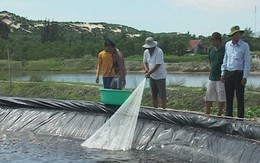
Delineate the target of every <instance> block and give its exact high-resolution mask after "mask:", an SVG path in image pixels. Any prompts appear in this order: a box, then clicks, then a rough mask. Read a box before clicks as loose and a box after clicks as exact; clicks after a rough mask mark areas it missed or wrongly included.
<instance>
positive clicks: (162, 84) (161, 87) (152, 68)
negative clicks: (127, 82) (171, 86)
mask: <svg viewBox="0 0 260 163" xmlns="http://www.w3.org/2000/svg"><path fill="white" fill-rule="evenodd" d="M143 48H145V51H144V55H143V63H144V69H145V73H146V74H145V77H146V78H149V79H150V88H151V92H152V101H153V107H154V108H158V106H159V98H160V100H161V106H162V108H163V109H165V108H166V102H167V98H166V74H167V72H166V68H165V64H164V57H163V55H164V54H163V51H162V49H160V48H159V47H158V46H157V41H154V39H153V38H152V37H148V38H146V40H145V44H144V45H143Z"/></svg>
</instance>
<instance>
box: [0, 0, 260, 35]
mask: <svg viewBox="0 0 260 163" xmlns="http://www.w3.org/2000/svg"><path fill="white" fill-rule="evenodd" d="M4 10H5V11H8V12H12V13H14V14H16V15H19V16H22V17H25V18H27V19H30V20H46V19H48V20H51V21H62V22H76V21H78V22H86V23H96V22H106V23H112V24H120V25H126V26H129V27H133V28H135V29H137V30H146V31H150V32H154V33H161V32H167V33H168V32H180V33H187V32H189V33H190V34H194V35H196V36H199V35H203V36H210V35H211V34H212V33H213V32H220V33H221V34H228V33H229V32H230V28H231V27H232V26H234V25H239V26H240V28H241V29H245V28H251V30H252V31H253V32H255V31H257V32H258V31H260V0H1V1H0V11H4Z"/></svg>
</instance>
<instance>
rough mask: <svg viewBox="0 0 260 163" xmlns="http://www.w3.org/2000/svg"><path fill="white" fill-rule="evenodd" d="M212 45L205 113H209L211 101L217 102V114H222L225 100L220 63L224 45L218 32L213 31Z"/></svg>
mask: <svg viewBox="0 0 260 163" xmlns="http://www.w3.org/2000/svg"><path fill="white" fill-rule="evenodd" d="M211 41H212V46H211V47H210V48H209V63H210V67H211V71H210V75H209V81H208V86H207V91H206V96H205V101H206V114H210V110H211V107H212V102H213V101H217V102H218V113H217V115H218V116H221V115H222V112H223V108H224V105H225V102H226V93H225V87H224V83H223V82H221V80H220V78H221V65H222V63H223V58H224V55H225V46H223V44H222V38H221V35H220V33H218V32H214V33H213V34H212V36H211Z"/></svg>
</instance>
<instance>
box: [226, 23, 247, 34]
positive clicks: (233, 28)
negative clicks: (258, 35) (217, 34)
mask: <svg viewBox="0 0 260 163" xmlns="http://www.w3.org/2000/svg"><path fill="white" fill-rule="evenodd" d="M237 32H240V33H241V34H243V33H244V32H245V30H241V29H240V28H239V26H237V25H236V26H233V27H231V29H230V33H229V34H228V36H233V35H234V34H235V33H237Z"/></svg>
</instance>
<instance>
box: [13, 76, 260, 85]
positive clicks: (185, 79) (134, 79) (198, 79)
mask: <svg viewBox="0 0 260 163" xmlns="http://www.w3.org/2000/svg"><path fill="white" fill-rule="evenodd" d="M39 74H40V75H42V76H43V79H44V81H58V82H82V83H95V78H96V75H95V74H94V73H63V72H58V73H57V72H40V73H39V72H20V73H14V74H13V77H12V79H13V80H24V81H28V80H30V77H31V76H33V75H39ZM100 77H101V76H100ZM143 78H144V74H143V73H128V74H127V76H126V88H136V87H137V86H138V84H139V83H140V82H141V81H142V80H143ZM207 81H208V73H170V74H167V85H170V84H173V85H183V86H190V87H202V86H206V83H207ZM100 84H102V80H100ZM248 85H253V86H255V87H260V75H255V74H251V75H250V76H249V78H248Z"/></svg>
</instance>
